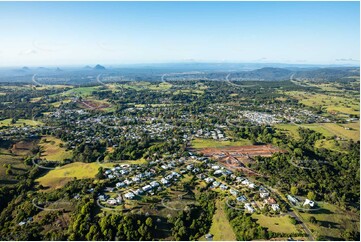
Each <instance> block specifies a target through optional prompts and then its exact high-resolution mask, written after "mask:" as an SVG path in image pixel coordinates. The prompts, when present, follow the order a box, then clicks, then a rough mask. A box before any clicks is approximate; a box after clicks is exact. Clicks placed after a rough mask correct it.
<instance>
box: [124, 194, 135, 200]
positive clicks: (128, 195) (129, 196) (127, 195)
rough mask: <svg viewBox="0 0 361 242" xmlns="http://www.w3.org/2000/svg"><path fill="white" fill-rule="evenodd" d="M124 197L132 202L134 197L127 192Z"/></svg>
mask: <svg viewBox="0 0 361 242" xmlns="http://www.w3.org/2000/svg"><path fill="white" fill-rule="evenodd" d="M124 197H125V198H126V199H129V200H132V199H134V197H135V195H134V193H132V192H127V193H126V194H124Z"/></svg>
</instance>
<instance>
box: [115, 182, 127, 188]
mask: <svg viewBox="0 0 361 242" xmlns="http://www.w3.org/2000/svg"><path fill="white" fill-rule="evenodd" d="M115 186H116V187H118V188H120V187H125V183H124V182H117V184H115Z"/></svg>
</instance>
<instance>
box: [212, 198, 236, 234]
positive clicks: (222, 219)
mask: <svg viewBox="0 0 361 242" xmlns="http://www.w3.org/2000/svg"><path fill="white" fill-rule="evenodd" d="M223 205H224V202H222V201H221V200H217V202H216V212H215V213H214V215H213V220H212V226H211V228H210V230H209V233H211V234H213V240H217V241H235V240H236V235H235V234H234V232H233V229H232V227H231V225H230V223H229V221H228V219H227V215H226V213H225V211H224V208H223Z"/></svg>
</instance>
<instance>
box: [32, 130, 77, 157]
mask: <svg viewBox="0 0 361 242" xmlns="http://www.w3.org/2000/svg"><path fill="white" fill-rule="evenodd" d="M62 143H63V142H62V141H61V140H60V139H58V138H55V137H52V136H44V137H42V138H41V140H40V142H39V146H40V147H41V151H42V153H41V156H40V158H41V159H46V160H48V161H64V160H65V159H70V158H71V157H72V152H71V151H67V150H66V149H65V148H62V147H60V146H61V144H62Z"/></svg>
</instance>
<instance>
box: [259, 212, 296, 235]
mask: <svg viewBox="0 0 361 242" xmlns="http://www.w3.org/2000/svg"><path fill="white" fill-rule="evenodd" d="M252 218H254V219H257V223H258V224H259V225H261V226H262V227H265V228H268V230H269V231H272V232H275V233H286V234H288V233H297V232H298V231H297V227H296V226H295V225H293V224H292V223H291V221H290V218H289V216H278V217H269V216H266V215H263V214H255V213H254V214H252Z"/></svg>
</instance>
